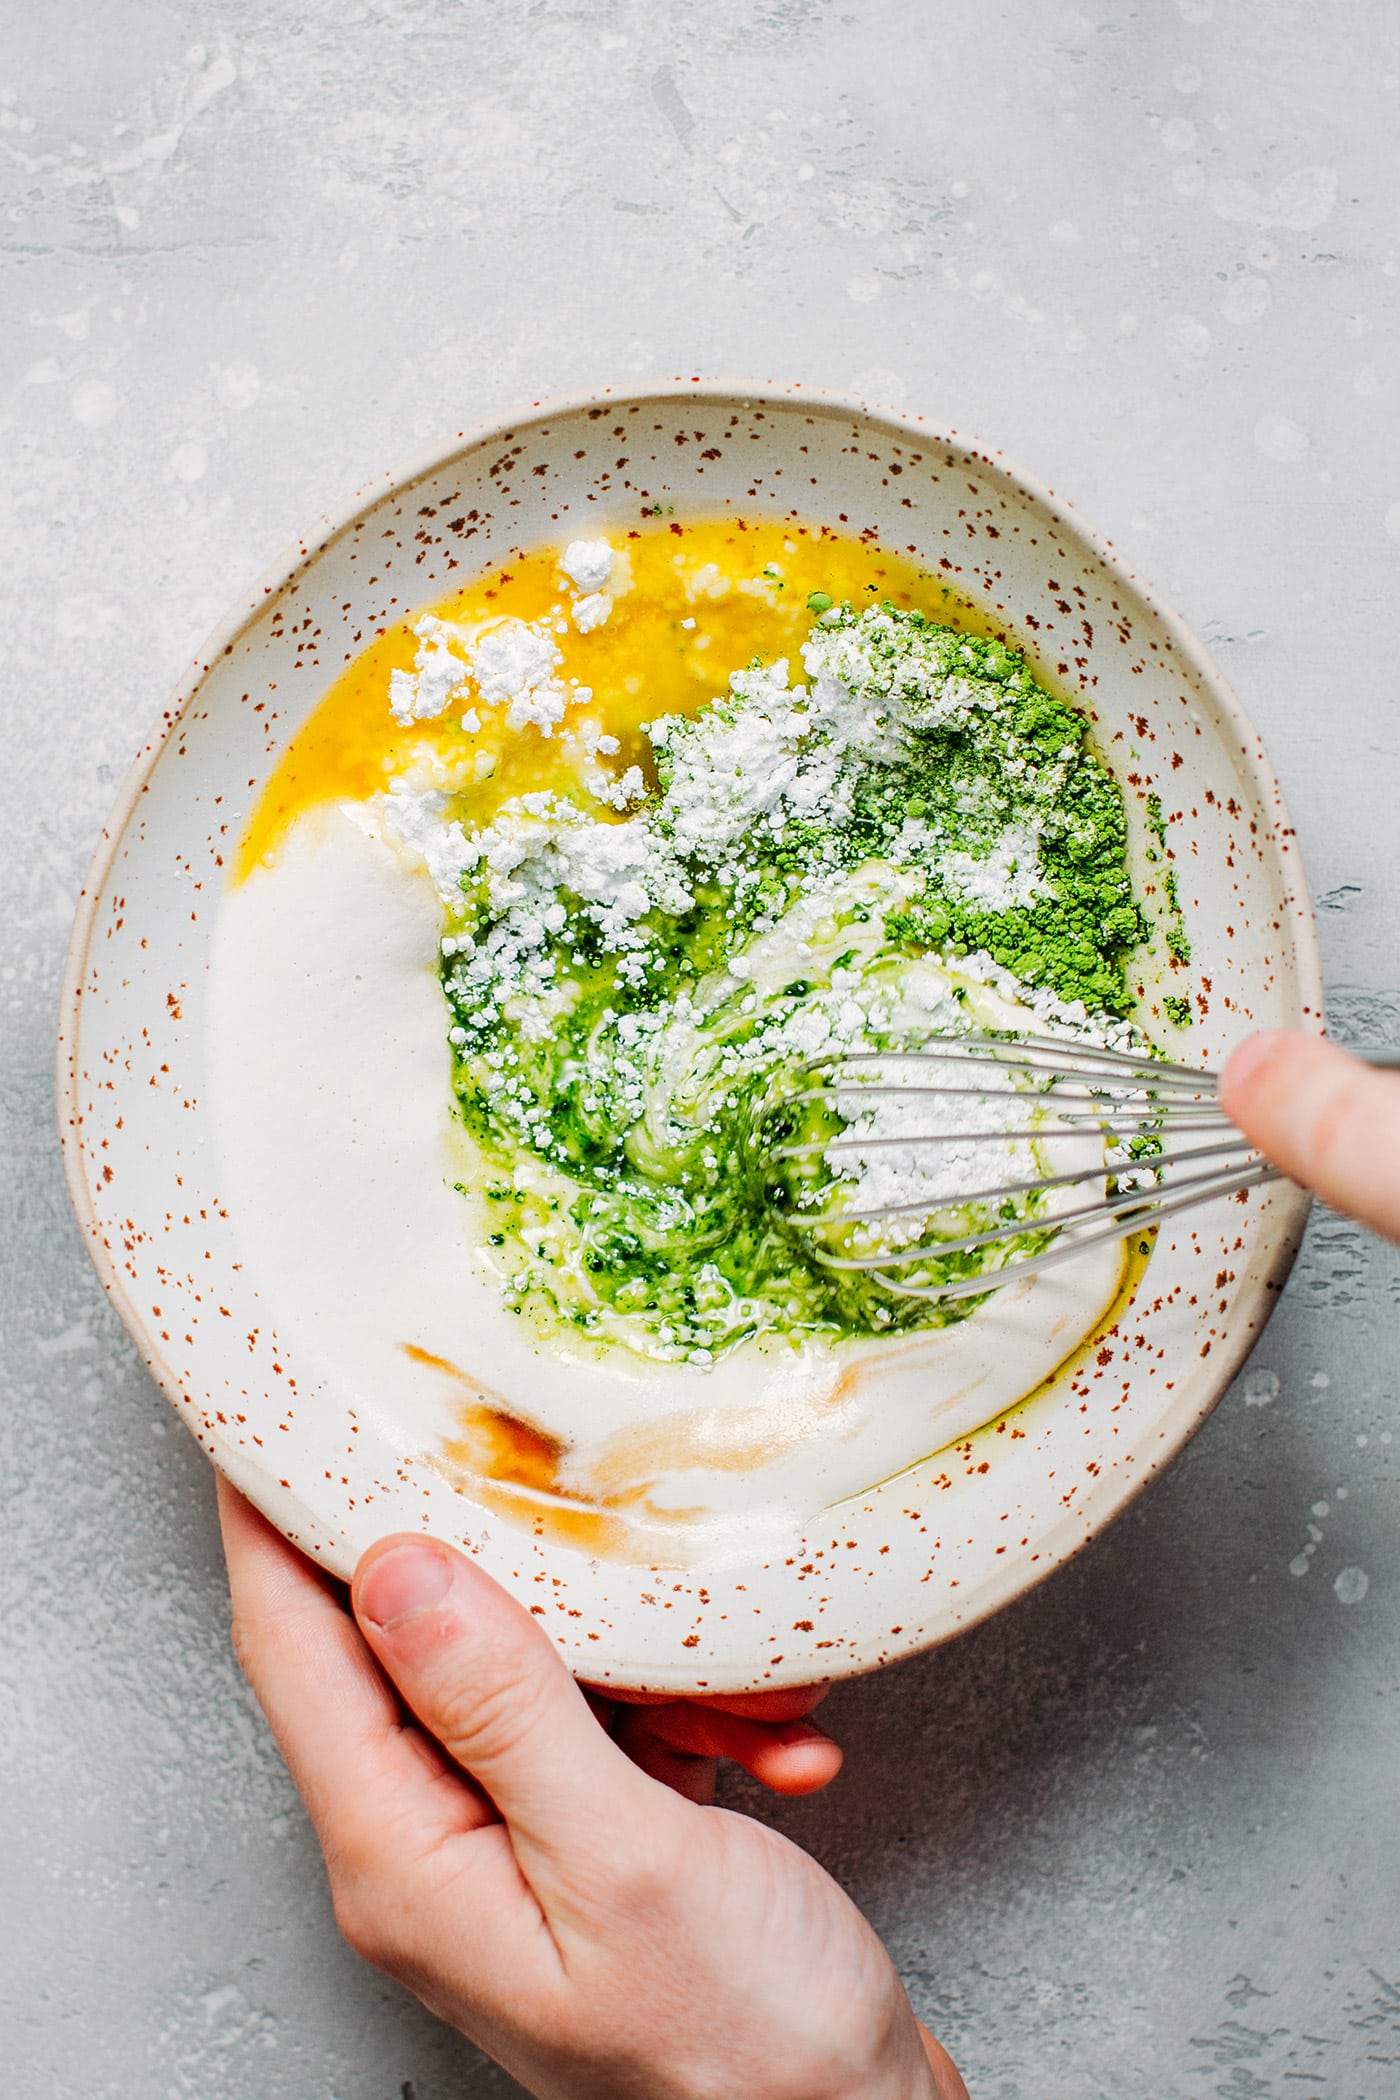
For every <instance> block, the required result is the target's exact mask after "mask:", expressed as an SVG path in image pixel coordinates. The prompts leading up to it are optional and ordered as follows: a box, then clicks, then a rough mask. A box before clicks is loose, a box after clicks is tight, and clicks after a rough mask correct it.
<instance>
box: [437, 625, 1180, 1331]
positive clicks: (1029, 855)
mask: <svg viewBox="0 0 1400 2100" xmlns="http://www.w3.org/2000/svg"><path fill="white" fill-rule="evenodd" d="M811 609H812V613H813V620H812V626H811V630H810V633H809V636H808V638H807V640H806V642H805V644H804V645H803V647H802V652H801V656H802V662H801V665H800V667H793V666H791V665H790V664H789V663H788V662H786V661H780V662H776V663H769V664H762V663H755V664H752V665H750V666H749V667H747V668H746V669H743V670H740V671H738V672H736V673H735V674H734V676H733V677H732V679H731V680H730V689H729V692H728V694H727V695H726V696H725V697H724V698H723V699H721V700H719V701H716V702H714V703H713V704H711V705H710V706H708V707H707V708H706V709H705V710H704V711H703V712H701V713H700V714H698V715H695V716H694V717H691V718H682V717H678V716H670V717H666V718H663V719H661V720H658V721H655V722H653V723H652V724H651V725H650V728H649V732H648V733H649V736H650V740H651V745H652V751H653V754H654V778H653V779H651V780H648V779H647V778H645V777H644V775H643V774H642V772H641V771H640V770H639V769H632V770H631V771H630V772H629V773H628V774H627V775H625V776H624V779H623V782H622V792H621V793H620V794H615V795H613V796H611V798H610V799H611V800H612V802H613V804H614V806H613V807H611V808H608V807H602V806H600V802H599V800H598V799H596V798H595V797H593V796H590V795H589V794H588V793H587V792H586V791H585V790H584V789H583V788H580V791H579V793H578V795H577V797H570V796H563V795H560V794H557V793H539V794H526V795H523V796H520V797H518V798H517V799H516V800H514V801H513V802H510V803H507V804H506V805H505V806H504V807H503V808H502V809H501V810H500V811H499V812H498V813H497V814H496V816H495V818H494V819H493V821H492V822H491V823H490V825H489V826H487V827H486V828H484V829H480V830H472V829H470V828H468V827H464V826H463V825H461V824H460V823H457V822H454V821H452V818H451V812H450V808H449V809H448V810H447V811H446V812H445V814H444V816H443V819H442V823H443V827H444V836H445V837H446V838H447V839H448V841H449V842H450V845H449V852H448V858H449V861H450V872H451V878H452V879H451V881H450V882H449V884H448V885H447V888H448V894H450V895H451V897H452V900H453V901H452V905H451V910H450V924H449V927H448V931H447V934H446V937H445V938H444V940H443V944H442V983H443V989H444V992H445V994H446V997H447V1000H448V1002H449V1005H450V1007H451V1028H450V1041H451V1045H452V1052H453V1072H454V1086H455V1094H456V1101H457V1104H458V1108H459V1112H460V1115H461V1118H462V1120H463V1122H464V1123H465V1125H466V1127H467V1129H468V1130H469V1131H470V1132H471V1134H472V1136H473V1137H474V1138H475V1139H476V1141H477V1143H478V1144H479V1146H480V1147H481V1149H482V1151H483V1152H484V1153H485V1155H486V1157H487V1159H488V1161H490V1162H491V1163H492V1164H493V1167H494V1170H495V1177H494V1179H492V1180H491V1181H490V1183H489V1188H488V1194H487V1198H486V1201H487V1205H488V1209H489V1211H490V1221H489V1222H490V1229H489V1232H488V1233H487V1235H486V1236H487V1238H488V1241H489V1246H490V1250H491V1251H490V1259H491V1260H492V1261H493V1262H494V1263H495V1265H496V1266H497V1268H498V1271H499V1274H500V1277H501V1281H502V1288H503V1289H504V1290H505V1292H506V1293H507V1295H508V1297H509V1300H510V1302H511V1303H512V1304H513V1305H515V1306H516V1307H517V1308H518V1309H520V1310H521V1311H522V1312H525V1311H529V1312H531V1314H532V1315H533V1316H534V1317H536V1318H538V1319H540V1320H541V1321H543V1322H544V1323H546V1324H547V1325H558V1324H559V1323H564V1324H565V1325H567V1326H569V1327H571V1328H573V1329H574V1330H577V1331H579V1332H581V1333H582V1334H585V1335H591V1336H594V1337H597V1338H599V1339H605V1340H611V1341H616V1342H622V1343H625V1344H626V1345H628V1346H629V1347H631V1348H633V1349H635V1350H639V1351H641V1352H642V1353H644V1354H649V1355H653V1356H659V1357H663V1358H683V1359H688V1360H689V1361H691V1362H695V1363H700V1364H704V1363H708V1362H711V1361H713V1360H714V1358H715V1357H717V1356H718V1355H719V1354H720V1353H722V1352H723V1351H725V1350H726V1349H729V1348H731V1347H733V1346H734V1345H735V1344H736V1343H738V1342H740V1341H743V1340H745V1339H746V1338H748V1337H751V1336H765V1335H766V1336H778V1335H804V1334H822V1335H830V1336H837V1335H852V1334H857V1335H858V1334H875V1333H881V1332H888V1331H891V1330H892V1329H896V1328H900V1327H909V1326H916V1325H933V1324H942V1323H943V1322H945V1321H947V1320H949V1319H955V1318H960V1317H963V1316H964V1315H965V1314H966V1312H967V1311H968V1310H970V1309H971V1306H972V1305H974V1304H975V1303H976V1302H977V1301H976V1300H975V1299H972V1300H968V1299H963V1300H959V1301H955V1302H954V1303H952V1304H950V1305H938V1304H931V1303H929V1302H927V1301H926V1300H922V1299H918V1298H909V1297H900V1296H898V1295H894V1294H892V1293H891V1292H890V1291H889V1289H888V1288H887V1287H886V1286H885V1284H884V1283H882V1282H881V1281H880V1280H879V1279H878V1278H876V1277H873V1276H871V1275H869V1274H867V1273H864V1272H860V1271H841V1270H834V1269H832V1268H831V1267H829V1266H827V1265H826V1264H825V1263H823V1262H822V1261H821V1260H820V1259H818V1251H819V1250H818V1249H817V1248H816V1247H815V1246H814V1243H813V1238H812V1236H811V1234H810V1233H808V1232H807V1231H805V1230H803V1229H800V1227H799V1228H794V1226H793V1224H792V1223H791V1222H789V1221H787V1220H786V1219H785V1218H784V1216H783V1212H784V1210H785V1209H788V1210H791V1209H794V1208H796V1209H797V1210H798V1211H800V1210H801V1207H802V1203H803V1200H804V1188H803V1186H801V1185H800V1184H801V1182H802V1177H803V1175H805V1174H808V1173H809V1172H815V1173H817V1174H818V1175H819V1177H821V1178H822V1179H823V1180H824V1181H825V1183H826V1184H827V1185H829V1184H830V1182H831V1179H832V1172H833V1163H832V1161H833V1157H834V1156H832V1157H828V1156H827V1155H826V1154H825V1153H824V1151H823V1147H824V1145H825V1144H826V1141H827V1140H828V1139H829V1138H830V1137H831V1136H833V1135H834V1134H836V1133H839V1132H840V1130H841V1129H842V1127H843V1122H844V1120H845V1119H844V1117H843V1116H842V1115H839V1114H837V1113H836V1112H835V1110H834V1109H833V1107H832V1105H831V1103H830V1102H829V1101H823V1100H817V1101H810V1100H808V1101H802V1100H796V1101H795V1100H794V1098H793V1097H794V1096H797V1095H800V1094H802V1093H804V1092H807V1091H810V1087H809V1085H808V1083H807V1082H806V1081H805V1080H804V1079H803V1078H802V1076H801V1075H802V1073H803V1072H804V1070H805V1068H806V1067H807V1066H808V1065H809V1064H810V1062H811V1061H812V1060H820V1059H823V1058H829V1057H832V1056H835V1055H838V1054H839V1053H840V1052H842V1051H843V1050H846V1051H848V1050H851V1049H855V1048H865V1047H876V1048H880V1047H890V1046H894V1045H898V1044H905V1043H908V1042H910V1041H911V1040H917V1039H918V1038H919V1037H920V1036H921V1035H927V1034H929V1033H931V1032H934V1033H936V1032H948V1031H957V1030H959V1029H963V1030H965V1029H966V1028H967V1027H969V1026H970V1025H983V1026H988V1025H990V1026H997V1025H1007V1023H1008V1017H1010V1019H1011V1020H1012V1021H1013V1022H1014V1019H1015V1016H1016V1013H1017V1008H1016V1007H1015V1006H1012V1005H1009V1004H1008V1002H1010V1001H1019V1002H1023V1003H1028V1004H1029V1005H1030V1007H1031V1009H1032V1011H1033V1013H1034V1015H1035V1016H1036V1018H1037V1020H1038V1021H1040V1022H1041V1023H1042V1024H1044V1023H1045V1022H1051V1023H1054V1022H1060V1023H1066V1022H1067V1023H1071V1024H1078V1025H1080V1026H1094V1027H1095V1028H1096V1030H1097V1031H1098V1032H1101V1033H1102V1032H1107V1033H1110V1034H1111V1033H1112V1032H1113V1030H1114V1024H1115V1023H1117V1022H1121V1020H1122V1019H1123V1017H1125V1016H1126V1015H1127V1014H1128V1013H1129V1011H1130V1008H1131V1004H1132V1001H1131V998H1130V994H1129V990H1128V984H1127V975H1126V972H1127V966H1128V962H1129V959H1130V957H1131V955H1132V953H1133V950H1134V949H1135V947H1136V946H1137V944H1138V943H1139V942H1140V941H1142V940H1143V939H1144V938H1145V936H1146V932H1147V927H1146V922H1145V919H1144V916H1143V913H1142V911H1141V909H1140V906H1139V903H1138V901H1137V898H1136V895H1135V893H1134V888H1133V883H1132V880H1131V877H1130V875H1129V871H1128V866H1127V832H1126V826H1125V821H1124V811H1123V800H1122V795H1121V792H1120V790H1119V788H1118V785H1117V783H1116V782H1115V780H1114V779H1113V777H1112V775H1111V774H1110V773H1109V771H1108V769H1107V768H1106V766H1105V765H1104V763H1103V762H1102V760H1101V759H1100V758H1099V757H1098V755H1097V753H1096V752H1095V750H1094V748H1093V746H1092V744H1091V742H1090V740H1089V736H1088V729H1087V724H1086V721H1085V719H1084V717H1083V716H1082V715H1080V714H1079V713H1078V712H1076V710H1075V709H1074V708H1072V707H1070V706H1068V705H1067V704H1066V703H1065V702H1063V701H1061V700H1059V699H1057V698H1055V697H1054V696H1053V695H1052V694H1050V693H1048V692H1046V691H1045V690H1044V688H1043V687H1041V686H1040V685H1038V684H1037V682H1036V680H1035V679H1034V677H1033V676H1032V675H1031V673H1030V671H1029V669H1028V668H1027V666H1026V664H1025V661H1024V660H1023V658H1022V657H1021V656H1020V655H1019V654H1017V652H1016V651H1015V650H1013V649H1010V648H1007V647H1005V646H1003V645H1002V644H1000V643H998V642H995V641H984V640H979V639H973V638H970V637H969V636H967V635H965V634H963V633H960V632H958V631H956V630H954V629H952V628H949V627H943V626H939V625H936V624H934V623H933V622H931V621H930V620H928V619H926V618H925V617H923V616H921V615H920V614H919V613H917V612H903V611H899V610H896V609H894V608H892V607H889V606H883V607H877V608H873V609H870V610H867V611H864V612H861V613H859V614H857V613H856V612H855V611H853V610H852V609H851V608H850V607H849V606H846V605H833V604H830V603H828V602H826V601H825V600H824V599H823V598H822V597H821V596H820V594H819V595H818V596H817V597H815V598H814V599H813V600H812V601H811ZM794 670H795V676H794ZM619 805H620V806H619ZM442 859H443V854H442V849H441V847H440V848H439V852H438V863H439V868H441V865H442ZM440 881H441V877H440ZM1023 1019H1024V1016H1023ZM794 1075H797V1076H794ZM775 1104H776V1105H777V1110H778V1113H777V1118H776V1121H774V1120H773V1118H772V1112H773V1111H774V1108H775ZM784 1104H786V1105H784ZM765 1115H768V1116H769V1118H770V1119H769V1121H768V1122H767V1123H764V1124H763V1135H764V1137H765V1139H766V1140H767V1143H766V1144H759V1143H756V1142H755V1133H756V1131H757V1130H758V1128H759V1126H760V1124H761V1123H763V1118H764V1117H765ZM775 1132H776V1134H777V1136H778V1137H780V1138H784V1139H786V1140H788V1141H789V1143H790V1144H796V1145H800V1144H802V1143H806V1144H807V1145H808V1147H809V1150H808V1152H807V1154H806V1155H805V1161H806V1164H804V1161H803V1159H798V1160H797V1161H796V1162H795V1163H794V1164H793V1165H792V1166H791V1169H790V1172H789V1180H791V1178H792V1177H793V1176H796V1178H797V1183H798V1184H799V1185H798V1186H796V1187H795V1189H794V1187H792V1186H790V1187H789V1188H788V1189H787V1191H786V1194H787V1196H788V1198H789V1199H790V1200H789V1201H788V1202H787V1203H786V1204H784V1203H775V1201H774V1173H775V1168H774V1166H773V1163H772V1160H771V1158H770V1153H771V1149H772V1142H773V1139H774V1135H775ZM952 1137H953V1138H954V1139H956V1138H957V1132H956V1131H954V1132H953V1133H952ZM898 1154H899V1148H897V1147H894V1148H888V1149H887V1150H886V1151H885V1152H882V1153H880V1154H879V1155H878V1156H877V1155H876V1154H874V1153H872V1154H871V1155H870V1156H869V1157H868V1158H866V1159H865V1160H864V1161H863V1163H862V1165H861V1169H860V1174H859V1176H858V1178H857V1179H856V1181H855V1182H854V1184H853V1190H852V1198H851V1200H852V1201H853V1202H859V1203H864V1204H867V1205H868V1204H869V1203H870V1202H871V1201H872V1199H873V1200H874V1201H876V1202H880V1203H889V1202H895V1201H899V1200H908V1199H909V1195H910V1190H911V1189H912V1191H913V1195H914V1197H915V1198H917V1195H918V1187H917V1184H916V1182H915V1183H910V1182H908V1181H907V1176H908V1175H909V1173H910V1172H911V1171H912V1170H911V1169H910V1168H909V1167H908V1165H907V1164H905V1165H904V1166H901V1165H900V1164H899V1161H898ZM1005 1170H1006V1155H1005V1152H1004V1151H1002V1152H1000V1153H996V1152H995V1151H993V1152H991V1153H988V1152H987V1151H986V1150H985V1149H980V1150H979V1147H978V1145H977V1144H976V1142H975V1141H974V1139H973V1138H972V1136H971V1135H970V1134H969V1135H968V1137H967V1140H966V1142H965V1143H962V1144H961V1147H960V1146H959V1144H958V1143H957V1142H950V1143H949V1144H948V1145H947V1146H945V1147H944V1148H943V1152H942V1155H941V1160H940V1172H942V1173H943V1175H944V1180H943V1182H942V1183H941V1184H940V1190H941V1193H940V1195H939V1197H938V1200H937V1203H936V1204H934V1203H933V1200H932V1198H930V1206H931V1208H934V1209H936V1211H937V1220H936V1232H935V1235H934V1237H933V1239H932V1240H931V1241H930V1242H929V1244H930V1246H931V1249H932V1251H931V1252H930V1254H929V1255H928V1258H927V1260H926V1262H925V1264H924V1267H923V1269H922V1270H921V1272H920V1273H921V1274H923V1275H924V1276H925V1277H926V1278H930V1279H937V1278H939V1277H942V1276H952V1275H964V1274H980V1273H983V1272H988V1271H990V1270H991V1269H992V1268H994V1267H995V1266H996V1265H997V1264H998V1263H999V1262H1000V1261H1002V1260H1005V1259H1007V1258H1010V1257H1011V1256H1013V1255H1014V1254H1015V1253H1017V1252H1019V1251H1021V1250H1022V1247H1023V1245H1024V1244H1025V1243H1024V1242H1023V1241H1021V1240H1019V1239H1017V1238H1013V1239H1011V1240H1010V1241H1008V1242H1006V1243H1003V1245H1002V1246H1001V1247H1000V1248H999V1249H997V1250H994V1251H992V1252H987V1251H982V1252H979V1253H976V1254H949V1255H947V1256H940V1255H939V1254H938V1252H937V1238H938V1235H941V1236H942V1237H943V1238H945V1239H946V1238H955V1237H959V1236H961V1235H962V1234H963V1233H966V1232H967V1231H968V1230H969V1229H975V1228H976V1227H977V1225H978V1224H980V1223H981V1222H983V1220H984V1214H985V1207H979V1206H977V1205H976V1204H973V1205H970V1206H969V1205H965V1204H963V1203H962V1202H961V1200H960V1197H961V1194H968V1195H971V1194H974V1193H975V1192H976V1191H977V1190H978V1189H979V1188H981V1187H984V1186H986V1185H987V1182H988V1179H989V1178H990V1179H992V1180H1001V1179H1004V1178H1005ZM777 1171H779V1172H781V1171H782V1169H781V1164H780V1168H779V1169H778V1170H777ZM901 1173H902V1174H904V1175H905V1176H906V1181H905V1182H903V1183H902V1182H901V1181H900V1178H899V1177H900V1175H901ZM838 1178H839V1175H838ZM999 1215H1000V1216H1002V1217H1010V1218H1012V1219H1013V1220H1015V1219H1017V1218H1023V1219H1024V1222H1025V1225H1026V1230H1027V1234H1028V1235H1033V1234H1034V1233H1035V1229H1036V1226H1035V1219H1036V1210H1035V1206H1034V1205H1033V1204H1026V1205H1023V1207H1022V1210H1021V1211H1019V1212H1017V1211H1014V1210H1012V1211H1006V1210H1003V1211H1002V1212H1001V1213H999ZM863 1230H864V1232H865V1238H866V1241H867V1242H868V1240H869V1232H870V1228H863ZM848 1244H849V1239H848Z"/></svg>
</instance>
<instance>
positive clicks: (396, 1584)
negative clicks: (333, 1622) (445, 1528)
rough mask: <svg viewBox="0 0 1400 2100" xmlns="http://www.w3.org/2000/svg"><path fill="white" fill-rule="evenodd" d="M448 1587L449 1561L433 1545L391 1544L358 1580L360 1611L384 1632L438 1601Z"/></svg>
mask: <svg viewBox="0 0 1400 2100" xmlns="http://www.w3.org/2000/svg"><path fill="white" fill-rule="evenodd" d="M451 1587H452V1563H451V1561H450V1560H449V1559H448V1558H447V1555H446V1554H445V1553H444V1552H442V1551H441V1549H440V1548H439V1547H437V1546H434V1545H431V1544H430V1543H428V1542H427V1541H426V1540H425V1541H424V1543H423V1544H422V1545H421V1546H394V1547H392V1548H391V1549H390V1551H389V1552H387V1553H381V1555H380V1556H379V1558H378V1560H376V1561H374V1562H373V1563H372V1564H371V1566H370V1567H369V1568H368V1569H367V1571H366V1573H365V1576H364V1580H363V1581H362V1582H361V1583H360V1587H359V1597H358V1600H357V1601H358V1604H359V1610H360V1614H361V1616H362V1617H363V1618H366V1619H368V1620H369V1621H370V1622H371V1624H372V1625H375V1626H378V1627H381V1628H382V1629H383V1630H384V1631H385V1632H386V1633H387V1632H389V1631H390V1630H391V1629H392V1628H393V1627H395V1626H402V1625H403V1623H404V1621H405V1620H406V1619H415V1618H417V1617H418V1615H419V1613H420V1612H425V1611H431V1610H432V1609H433V1606H434V1605H435V1604H441V1602H442V1600H443V1598H444V1597H445V1596H446V1595H447V1592H448V1590H449V1589H450V1588H451Z"/></svg>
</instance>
